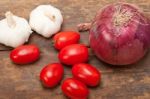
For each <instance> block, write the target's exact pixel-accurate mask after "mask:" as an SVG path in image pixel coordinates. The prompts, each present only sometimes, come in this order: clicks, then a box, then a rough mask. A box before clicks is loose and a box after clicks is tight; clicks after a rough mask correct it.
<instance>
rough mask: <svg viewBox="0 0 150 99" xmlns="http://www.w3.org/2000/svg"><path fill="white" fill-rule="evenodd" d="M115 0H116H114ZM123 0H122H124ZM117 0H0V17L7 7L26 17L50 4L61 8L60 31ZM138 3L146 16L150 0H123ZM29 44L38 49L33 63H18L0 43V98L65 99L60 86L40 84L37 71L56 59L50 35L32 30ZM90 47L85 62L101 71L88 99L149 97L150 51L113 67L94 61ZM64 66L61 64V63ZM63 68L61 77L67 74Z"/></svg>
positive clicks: (84, 36)
mask: <svg viewBox="0 0 150 99" xmlns="http://www.w3.org/2000/svg"><path fill="white" fill-rule="evenodd" d="M118 1H119V0H118ZM124 1H125V0H124ZM114 2H117V0H0V18H1V19H2V18H4V13H5V12H6V11H8V10H10V11H12V12H13V13H14V14H16V15H18V16H23V17H25V18H27V19H28V17H29V13H30V11H31V10H32V9H33V8H35V7H36V6H38V5H40V4H52V5H54V6H56V7H58V8H60V9H61V11H62V14H63V16H64V24H63V27H62V30H75V31H77V28H76V25H77V24H78V23H81V22H90V21H91V20H92V19H93V17H94V16H95V13H96V11H97V10H98V9H99V8H102V7H104V6H105V5H107V4H109V3H114ZM126 2H130V3H135V4H137V5H138V6H140V7H141V8H142V9H143V10H144V12H145V14H147V15H148V16H150V0H127V1H126ZM81 42H82V43H85V44H87V45H88V33H87V32H83V33H81ZM29 43H35V44H37V45H38V46H39V47H40V49H41V58H40V59H39V61H37V62H35V63H34V64H30V65H24V66H19V65H15V64H13V63H12V62H11V61H10V59H9V53H10V51H9V50H8V48H7V47H4V46H3V45H0V50H5V51H0V68H1V69H0V99H65V98H66V97H65V96H64V95H63V94H62V92H61V90H60V85H59V86H57V87H56V88H53V89H46V88H44V87H42V85H41V82H40V81H39V77H38V75H39V72H40V70H41V69H42V67H43V66H45V65H46V64H48V63H53V62H58V59H57V54H58V52H57V51H56V50H55V49H54V48H53V45H52V42H51V38H50V39H45V38H43V37H41V36H40V35H38V34H36V33H33V34H32V36H31V38H30V41H29ZM89 50H90V58H89V63H91V64H93V65H95V66H96V67H97V68H98V69H99V70H101V71H102V81H101V84H100V86H98V87H96V88H90V93H91V94H90V96H89V99H150V66H149V65H150V53H148V54H147V55H146V56H145V57H144V58H143V59H142V60H141V61H139V62H138V63H136V64H133V65H130V66H125V67H115V66H110V65H108V64H105V63H103V62H101V61H100V60H98V59H97V58H96V57H95V56H94V54H93V53H92V51H91V49H89ZM64 67H65V66H64ZM71 76H72V75H71V71H70V68H68V67H65V77H64V79H65V78H67V77H71Z"/></svg>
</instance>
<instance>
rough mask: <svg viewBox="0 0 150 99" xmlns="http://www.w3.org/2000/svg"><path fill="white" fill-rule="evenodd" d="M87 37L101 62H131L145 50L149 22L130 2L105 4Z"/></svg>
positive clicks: (138, 58) (141, 55)
mask: <svg viewBox="0 0 150 99" xmlns="http://www.w3.org/2000/svg"><path fill="white" fill-rule="evenodd" d="M89 39H90V46H91V48H92V49H93V51H94V52H95V54H96V56H97V57H98V58H99V59H101V60H102V61H104V62H106V63H108V64H112V65H128V64H133V63H135V62H137V61H139V60H140V59H141V58H142V57H143V56H144V55H145V54H146V52H147V51H148V48H149V44H150V43H149V42H150V41H149V40H150V21H149V20H148V19H147V18H146V17H145V16H144V15H143V14H142V12H141V11H139V10H138V9H137V8H136V7H134V6H133V5H130V4H125V3H118V4H112V5H108V6H107V7H105V8H103V9H102V10H101V11H100V12H98V13H97V15H96V17H95V20H94V21H93V23H92V26H91V28H90V37H89Z"/></svg>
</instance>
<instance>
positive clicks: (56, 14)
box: [29, 5, 63, 38]
mask: <svg viewBox="0 0 150 99" xmlns="http://www.w3.org/2000/svg"><path fill="white" fill-rule="evenodd" d="M62 22H63V17H62V14H61V12H60V10H59V9H57V8H55V7H53V6H51V5H40V6H38V7H37V8H35V9H34V10H33V11H32V12H31V14H30V20H29V24H30V26H31V28H32V29H33V30H34V31H36V32H37V33H38V34H40V35H42V36H44V37H47V38H48V37H50V36H51V35H53V34H55V33H57V32H58V31H59V30H60V29H61V24H62Z"/></svg>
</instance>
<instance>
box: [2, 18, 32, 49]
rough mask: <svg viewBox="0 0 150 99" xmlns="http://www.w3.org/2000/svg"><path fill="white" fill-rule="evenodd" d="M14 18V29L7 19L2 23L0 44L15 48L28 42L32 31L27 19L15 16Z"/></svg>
mask: <svg viewBox="0 0 150 99" xmlns="http://www.w3.org/2000/svg"><path fill="white" fill-rule="evenodd" d="M12 18H13V19H14V21H15V22H16V25H15V27H14V28H11V27H9V26H8V23H7V19H6V18H5V19H3V20H1V21H0V43H2V44H4V45H6V46H10V47H14V48H15V47H18V46H20V45H23V44H24V43H25V42H27V41H28V39H29V36H30V34H31V33H32V30H31V27H30V25H29V24H28V22H27V20H26V19H24V18H21V17H18V16H15V15H13V16H12Z"/></svg>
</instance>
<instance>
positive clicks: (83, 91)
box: [10, 32, 101, 99]
mask: <svg viewBox="0 0 150 99" xmlns="http://www.w3.org/2000/svg"><path fill="white" fill-rule="evenodd" d="M53 40H54V47H55V48H56V49H57V50H60V52H59V54H58V58H59V60H60V62H61V63H63V64H65V65H68V66H70V67H72V75H73V77H72V78H67V79H65V80H64V81H63V82H62V84H61V89H62V91H63V93H64V94H65V95H66V96H68V97H69V98H71V99H87V97H88V95H89V89H88V88H87V86H89V87H95V86H97V85H98V84H99V82H100V79H101V73H100V72H99V71H98V70H97V69H96V68H95V67H94V66H92V65H90V64H87V63H85V62H87V61H88V56H89V55H88V48H87V47H86V46H85V45H83V44H78V42H79V40H80V35H79V33H77V32H60V33H58V34H56V35H55V36H54V38H53ZM39 56H40V51H39V48H38V47H37V46H36V45H23V46H19V47H17V48H16V49H14V50H13V51H12V52H11V53H10V59H11V60H12V61H13V62H14V63H16V64H29V63H32V62H34V61H36V60H37V59H38V58H39ZM61 63H51V64H48V65H47V66H45V67H44V68H43V69H42V70H41V72H40V80H41V81H42V83H43V85H44V86H46V87H49V88H53V87H55V86H57V85H58V84H59V83H60V82H61V80H62V78H63V74H64V68H63V66H62V64H61Z"/></svg>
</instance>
